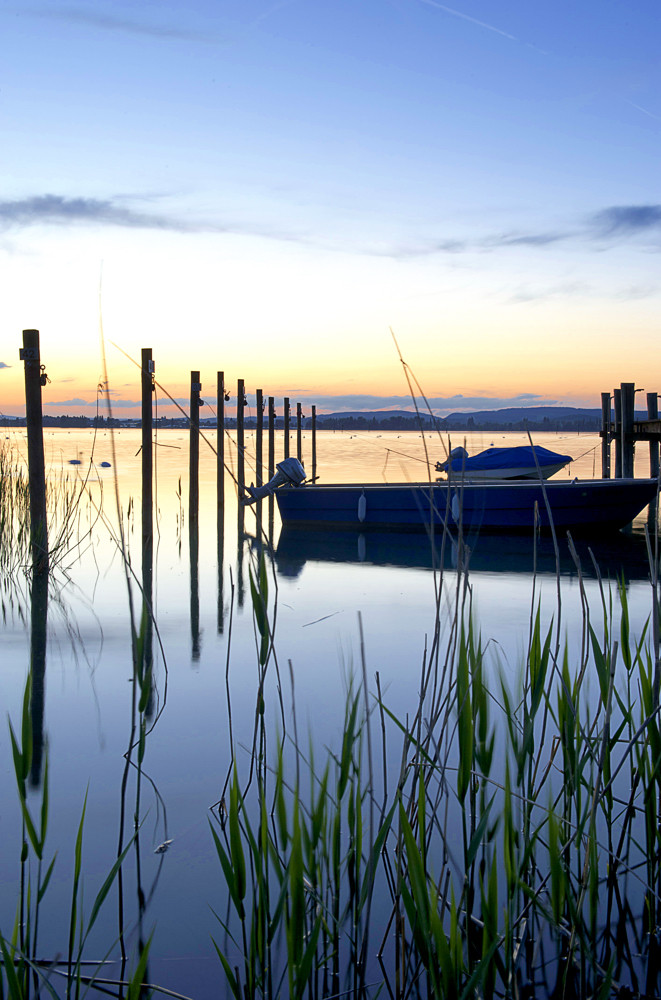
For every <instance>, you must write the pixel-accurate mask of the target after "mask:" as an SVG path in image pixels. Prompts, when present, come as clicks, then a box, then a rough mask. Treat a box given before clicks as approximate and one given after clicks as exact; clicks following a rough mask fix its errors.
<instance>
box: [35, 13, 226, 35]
mask: <svg viewBox="0 0 661 1000" xmlns="http://www.w3.org/2000/svg"><path fill="white" fill-rule="evenodd" d="M23 13H27V14H31V15H32V16H33V17H39V18H48V19H49V20H53V21H66V22H67V23H69V24H82V25H86V26H88V27H91V28H100V29H101V30H102V31H117V32H123V33H125V34H131V35H143V36H144V35H146V36H148V37H150V38H164V39H173V40H175V41H184V42H209V41H212V40H213V39H212V38H211V36H210V35H209V33H208V32H202V31H191V30H190V29H188V28H180V27H176V26H172V25H167V24H155V23H153V22H146V21H135V20H133V19H131V18H126V17H117V16H114V15H112V14H105V13H101V12H100V11H95V10H84V9H83V8H80V7H32V8H29V9H27V10H24V11H23Z"/></svg>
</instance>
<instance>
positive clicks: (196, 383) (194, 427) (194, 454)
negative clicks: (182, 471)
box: [188, 372, 202, 523]
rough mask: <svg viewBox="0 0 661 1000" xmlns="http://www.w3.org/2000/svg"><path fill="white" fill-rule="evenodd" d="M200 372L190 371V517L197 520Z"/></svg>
mask: <svg viewBox="0 0 661 1000" xmlns="http://www.w3.org/2000/svg"><path fill="white" fill-rule="evenodd" d="M201 389H202V385H201V383H200V373H199V372H191V373H190V414H189V418H188V419H189V425H190V427H189V435H188V439H189V446H188V518H189V522H190V523H192V522H193V521H195V522H197V519H198V514H199V509H200V391H201Z"/></svg>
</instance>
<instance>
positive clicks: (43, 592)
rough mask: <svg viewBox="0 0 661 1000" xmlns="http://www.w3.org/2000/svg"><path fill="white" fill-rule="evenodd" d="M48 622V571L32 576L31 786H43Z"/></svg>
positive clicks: (34, 573)
mask: <svg viewBox="0 0 661 1000" xmlns="http://www.w3.org/2000/svg"><path fill="white" fill-rule="evenodd" d="M47 621H48V570H46V571H45V572H44V571H43V570H40V569H38V568H35V569H34V570H33V572H32V592H31V621H30V668H31V677H32V684H31V688H30V720H31V723H32V764H31V767H30V784H31V785H33V786H34V787H37V786H38V785H39V784H40V783H41V766H42V760H43V750H44V685H45V678H46V626H47Z"/></svg>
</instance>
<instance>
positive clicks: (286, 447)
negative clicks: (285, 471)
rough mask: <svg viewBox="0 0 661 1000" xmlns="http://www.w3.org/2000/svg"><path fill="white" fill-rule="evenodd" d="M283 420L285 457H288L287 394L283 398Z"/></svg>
mask: <svg viewBox="0 0 661 1000" xmlns="http://www.w3.org/2000/svg"><path fill="white" fill-rule="evenodd" d="M284 410H285V415H284V420H285V447H284V451H285V458H289V399H288V398H287V396H285V398H284Z"/></svg>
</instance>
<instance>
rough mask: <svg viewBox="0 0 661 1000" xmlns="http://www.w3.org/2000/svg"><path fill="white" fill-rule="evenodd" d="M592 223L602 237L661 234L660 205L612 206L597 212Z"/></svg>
mask: <svg viewBox="0 0 661 1000" xmlns="http://www.w3.org/2000/svg"><path fill="white" fill-rule="evenodd" d="M593 223H594V226H595V227H596V229H597V231H599V232H601V233H602V234H603V235H604V236H620V235H623V236H628V235H637V234H638V233H645V232H650V231H654V230H659V232H661V205H614V206H612V207H611V208H605V209H603V211H601V212H597V213H596V214H595V215H594V216H593Z"/></svg>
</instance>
